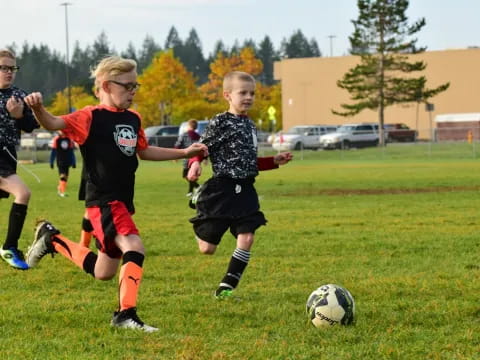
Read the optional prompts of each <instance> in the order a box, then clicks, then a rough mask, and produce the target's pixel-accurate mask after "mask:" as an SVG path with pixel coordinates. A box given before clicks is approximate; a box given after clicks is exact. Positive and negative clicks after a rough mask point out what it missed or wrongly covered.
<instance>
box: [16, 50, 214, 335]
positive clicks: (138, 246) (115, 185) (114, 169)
mask: <svg viewBox="0 0 480 360" xmlns="http://www.w3.org/2000/svg"><path fill="white" fill-rule="evenodd" d="M92 75H93V77H94V78H95V86H96V88H97V89H98V91H97V94H98V96H99V99H100V104H99V105H97V106H87V107H85V108H83V109H81V110H78V111H76V112H73V113H71V114H68V115H63V116H61V117H56V116H53V115H52V114H50V113H49V112H48V111H47V110H46V109H45V107H44V106H43V101H42V95H41V94H40V93H32V94H30V95H28V96H27V97H26V98H25V102H26V103H27V104H28V105H29V106H30V107H31V108H32V110H33V112H34V114H35V117H36V118H37V120H38V121H39V122H40V124H41V125H42V126H44V127H45V128H47V129H49V130H62V131H63V132H64V133H65V134H66V135H67V136H68V137H70V138H71V139H72V140H73V141H75V142H76V143H78V144H79V145H80V152H81V153H82V157H83V166H84V167H85V171H86V189H85V190H86V192H85V197H86V199H85V203H86V207H87V211H88V216H89V219H90V221H91V223H92V226H93V233H94V235H95V238H96V240H97V247H98V249H99V251H98V254H95V253H94V252H92V251H90V249H89V248H86V247H84V246H82V245H80V244H78V243H76V242H73V241H71V240H69V239H67V238H66V237H65V236H63V235H61V234H60V231H58V230H57V229H56V228H55V227H53V225H52V224H50V223H49V222H47V221H41V222H39V223H38V224H37V228H36V232H35V240H34V242H33V244H32V246H31V247H30V249H29V250H28V252H27V255H26V258H27V263H28V264H29V266H30V267H34V266H36V265H37V264H38V262H39V261H40V260H41V259H42V258H43V257H44V256H45V255H46V254H48V253H52V254H53V253H56V252H58V253H60V254H61V255H63V256H64V257H66V258H67V259H68V260H70V261H72V262H73V263H75V264H76V265H77V266H78V267H80V268H81V269H83V270H84V271H85V272H86V273H89V274H91V275H93V276H94V277H95V278H96V279H99V280H110V279H112V278H113V277H114V276H115V274H116V272H117V270H118V267H119V265H120V275H119V307H118V311H116V312H115V313H114V314H113V318H112V321H111V325H112V326H116V327H123V328H132V329H140V330H143V331H146V332H152V331H156V330H158V329H157V328H155V327H153V326H149V325H146V324H145V323H144V322H143V321H141V320H140V319H139V317H138V316H137V312H136V303H137V295H138V290H139V286H140V283H141V280H142V277H143V262H144V257H145V256H144V254H145V249H144V246H143V243H142V240H141V238H140V236H139V232H138V229H137V228H136V226H135V223H134V222H133V219H132V214H133V213H134V206H133V194H134V185H135V171H136V169H137V167H138V159H137V155H138V157H140V159H144V160H157V161H160V160H174V159H180V158H185V157H191V156H195V155H199V154H201V153H203V152H204V151H206V147H205V145H202V144H199V143H196V144H193V145H191V146H190V147H188V148H187V149H167V148H160V147H156V146H149V145H148V143H147V139H146V137H145V133H144V131H143V129H142V127H141V118H140V115H139V114H138V113H136V112H135V111H133V110H130V109H129V107H130V106H131V104H132V102H133V97H134V96H135V92H136V91H137V89H138V87H139V84H138V83H137V72H136V62H135V61H133V60H129V59H123V58H120V57H118V56H110V57H107V58H104V59H103V60H102V61H101V62H100V63H99V64H98V66H97V67H96V69H95V70H94V71H93V73H92Z"/></svg>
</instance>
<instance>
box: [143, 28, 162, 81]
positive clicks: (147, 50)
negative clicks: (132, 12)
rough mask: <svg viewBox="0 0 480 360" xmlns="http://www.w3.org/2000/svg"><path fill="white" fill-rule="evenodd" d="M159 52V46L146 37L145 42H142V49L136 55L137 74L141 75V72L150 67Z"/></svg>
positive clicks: (149, 37)
mask: <svg viewBox="0 0 480 360" xmlns="http://www.w3.org/2000/svg"><path fill="white" fill-rule="evenodd" d="M161 50H162V49H161V47H160V45H158V44H157V43H156V42H155V40H154V39H153V38H152V37H151V36H149V35H147V36H146V37H145V40H143V45H142V49H141V50H140V53H139V55H138V72H139V73H142V72H143V70H144V69H145V68H146V67H147V66H148V65H150V63H151V61H152V59H153V58H154V57H155V54H157V53H158V52H159V51H161Z"/></svg>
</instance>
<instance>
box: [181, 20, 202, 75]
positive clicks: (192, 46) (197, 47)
mask: <svg viewBox="0 0 480 360" xmlns="http://www.w3.org/2000/svg"><path fill="white" fill-rule="evenodd" d="M181 56H182V57H180V56H179V57H180V61H181V62H182V63H183V65H184V66H185V67H186V68H187V70H188V71H190V72H191V73H193V74H194V75H195V77H196V78H197V83H198V84H203V83H204V82H205V81H207V80H208V72H209V69H208V65H207V63H206V61H205V58H204V57H203V52H202V43H201V42H200V38H199V37H198V34H197V32H196V31H195V29H191V30H190V33H189V35H188V38H187V39H186V40H185V43H184V45H183V51H182V53H181Z"/></svg>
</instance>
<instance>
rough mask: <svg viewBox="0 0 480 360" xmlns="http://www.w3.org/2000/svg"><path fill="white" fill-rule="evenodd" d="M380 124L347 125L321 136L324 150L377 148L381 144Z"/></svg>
mask: <svg viewBox="0 0 480 360" xmlns="http://www.w3.org/2000/svg"><path fill="white" fill-rule="evenodd" d="M379 139H380V137H379V134H378V124H369V123H364V124H346V125H342V126H340V127H339V128H338V129H337V131H335V132H333V133H330V134H326V135H322V136H320V139H319V141H320V144H321V146H322V148H324V149H349V148H351V147H365V146H377V145H378V142H379Z"/></svg>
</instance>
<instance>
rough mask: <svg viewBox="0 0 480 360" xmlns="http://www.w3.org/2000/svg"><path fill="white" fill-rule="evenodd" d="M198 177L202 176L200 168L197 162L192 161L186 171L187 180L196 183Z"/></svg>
mask: <svg viewBox="0 0 480 360" xmlns="http://www.w3.org/2000/svg"><path fill="white" fill-rule="evenodd" d="M200 175H202V167H201V166H200V163H199V162H198V161H194V162H193V163H192V165H191V166H190V169H188V174H187V179H188V181H197V180H198V178H199V177H200Z"/></svg>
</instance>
